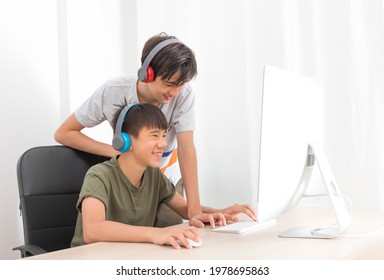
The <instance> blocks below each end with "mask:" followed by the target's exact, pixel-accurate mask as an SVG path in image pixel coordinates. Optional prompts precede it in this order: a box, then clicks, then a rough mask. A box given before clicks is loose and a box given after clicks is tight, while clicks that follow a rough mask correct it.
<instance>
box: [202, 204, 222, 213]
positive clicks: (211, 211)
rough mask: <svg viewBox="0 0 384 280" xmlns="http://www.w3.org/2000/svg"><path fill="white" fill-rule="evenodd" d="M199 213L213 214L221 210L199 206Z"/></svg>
mask: <svg viewBox="0 0 384 280" xmlns="http://www.w3.org/2000/svg"><path fill="white" fill-rule="evenodd" d="M201 211H202V212H203V213H205V214H213V213H217V212H220V211H221V209H216V208H211V207H208V206H204V205H201Z"/></svg>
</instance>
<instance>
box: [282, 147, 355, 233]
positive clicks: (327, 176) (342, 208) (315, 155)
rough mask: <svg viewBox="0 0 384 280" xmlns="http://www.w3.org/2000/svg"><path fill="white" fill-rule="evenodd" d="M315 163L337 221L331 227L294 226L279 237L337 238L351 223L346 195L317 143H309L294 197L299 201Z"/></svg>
mask: <svg viewBox="0 0 384 280" xmlns="http://www.w3.org/2000/svg"><path fill="white" fill-rule="evenodd" d="M315 164H317V166H318V168H319V171H320V174H321V177H322V178H323V181H324V185H325V188H326V191H327V195H328V197H329V199H330V202H331V205H332V209H333V212H334V214H335V217H336V223H335V224H334V225H332V226H329V227H294V228H291V229H288V230H287V231H285V232H283V233H281V234H280V235H279V237H285V238H335V237H338V236H339V235H341V234H342V233H343V232H344V231H345V229H346V228H347V227H348V226H349V225H350V223H351V216H350V213H349V212H348V209H347V205H346V204H345V200H344V197H343V195H342V194H341V192H340V190H339V187H338V185H337V182H336V179H335V177H334V176H333V173H332V171H331V168H330V166H329V163H328V161H327V159H326V157H325V155H324V152H323V151H322V149H321V148H320V147H319V146H318V145H317V144H315V143H310V144H309V145H308V153H307V164H306V167H305V168H304V170H303V174H302V178H301V181H300V183H299V186H298V189H297V190H296V193H295V195H294V198H293V199H294V200H296V201H298V200H299V198H301V197H302V195H303V194H304V192H305V190H306V188H307V186H308V183H309V180H310V176H311V174H312V169H313V166H314V165H315ZM295 196H296V197H295Z"/></svg>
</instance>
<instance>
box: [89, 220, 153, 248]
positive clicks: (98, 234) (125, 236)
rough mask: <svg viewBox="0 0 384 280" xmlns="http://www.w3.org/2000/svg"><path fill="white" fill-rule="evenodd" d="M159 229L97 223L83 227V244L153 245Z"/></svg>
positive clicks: (108, 222)
mask: <svg viewBox="0 0 384 280" xmlns="http://www.w3.org/2000/svg"><path fill="white" fill-rule="evenodd" d="M159 230H160V229H158V228H154V227H142V226H132V225H127V224H123V223H119V222H113V221H107V220H104V221H98V222H93V223H89V224H88V225H84V228H83V234H84V241H85V243H94V242H101V241H109V242H147V243H153V240H154V236H155V234H156V232H157V231H159Z"/></svg>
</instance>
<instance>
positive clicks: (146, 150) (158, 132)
mask: <svg viewBox="0 0 384 280" xmlns="http://www.w3.org/2000/svg"><path fill="white" fill-rule="evenodd" d="M166 136H167V134H166V131H165V130H163V129H159V128H148V127H143V128H142V129H141V130H140V132H139V135H138V137H137V138H135V137H131V139H132V149H131V151H130V152H131V153H132V154H133V155H134V157H135V158H136V161H137V163H138V164H140V165H142V166H143V167H148V166H149V167H152V168H156V167H159V165H160V161H161V158H162V155H163V152H164V150H165V148H166V146H167V141H166Z"/></svg>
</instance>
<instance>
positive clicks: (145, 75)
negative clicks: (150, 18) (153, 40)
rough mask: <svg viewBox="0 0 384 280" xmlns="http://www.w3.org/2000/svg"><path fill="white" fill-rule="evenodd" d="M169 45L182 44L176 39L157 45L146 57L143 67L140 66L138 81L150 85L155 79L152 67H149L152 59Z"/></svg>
mask: <svg viewBox="0 0 384 280" xmlns="http://www.w3.org/2000/svg"><path fill="white" fill-rule="evenodd" d="M171 44H182V43H181V42H180V41H179V40H178V39H176V38H174V39H167V40H164V41H162V42H160V43H159V44H157V45H156V46H155V47H154V48H153V49H152V50H151V51H150V52H149V54H148V55H147V57H146V58H145V60H144V62H143V65H141V67H140V69H139V70H138V71H137V76H138V78H139V80H140V81H142V82H145V83H150V82H152V81H153V80H154V79H155V72H154V71H153V69H152V67H151V66H149V64H150V63H151V61H152V59H153V58H154V57H155V56H156V54H157V53H158V52H159V51H161V50H162V49H163V48H165V47H166V46H168V45H171Z"/></svg>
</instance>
